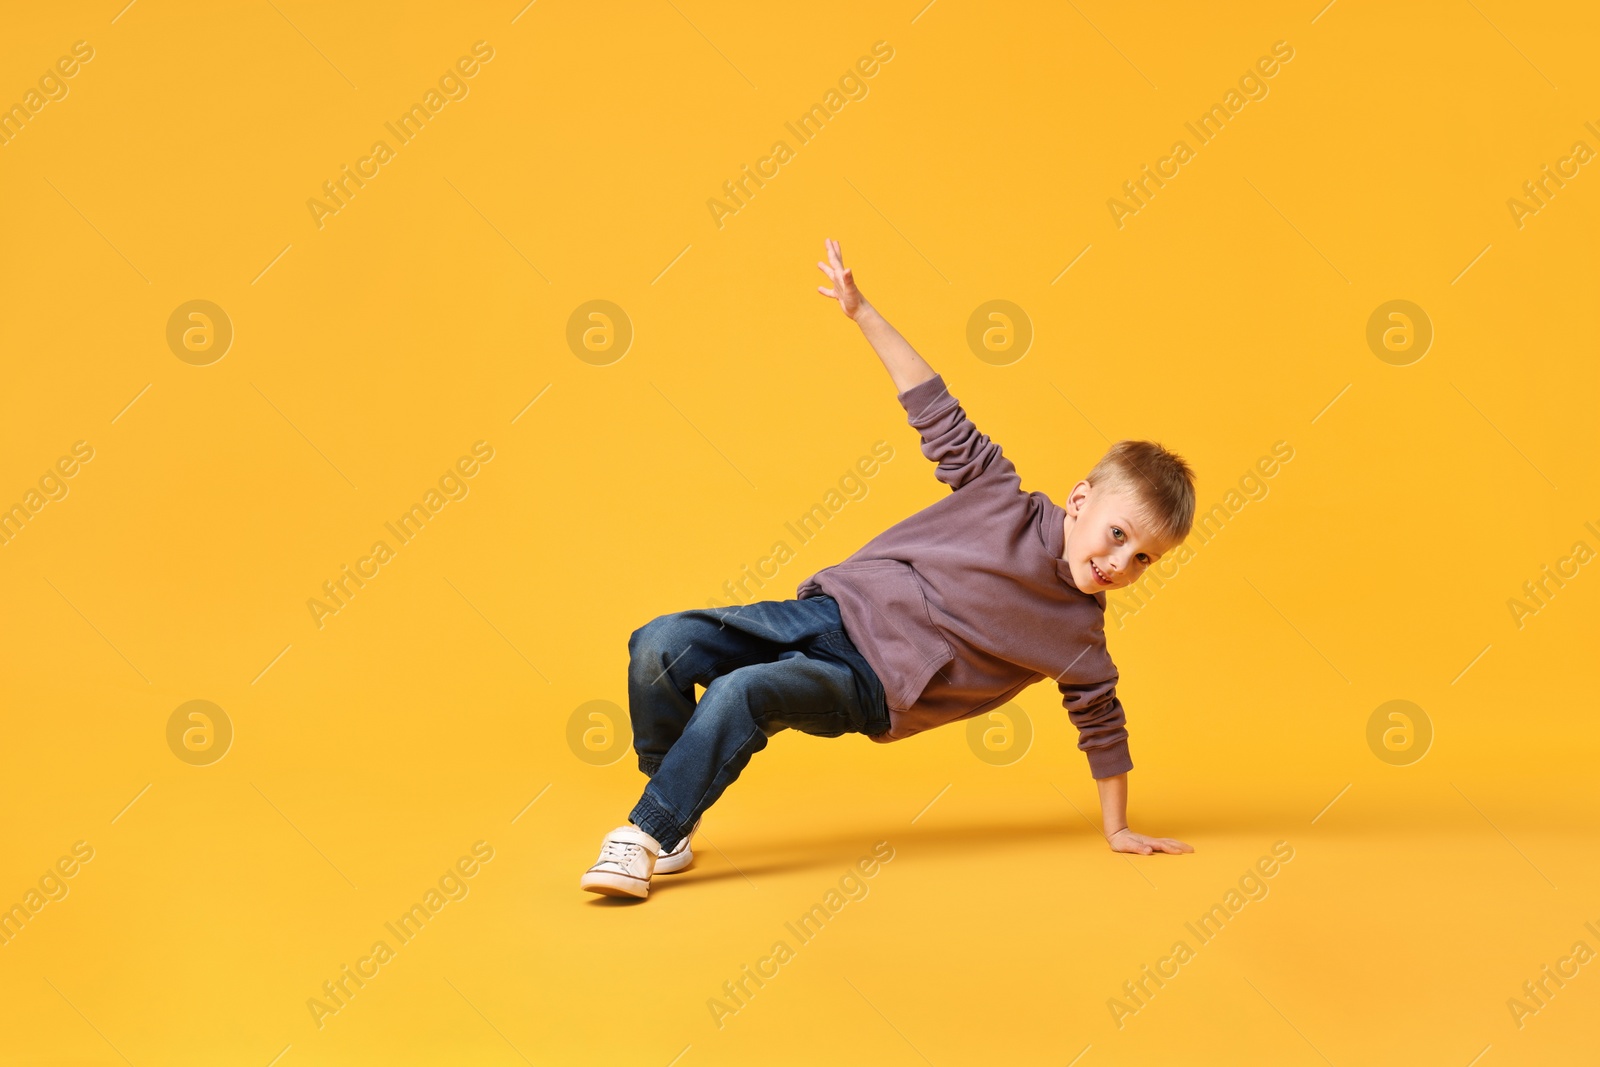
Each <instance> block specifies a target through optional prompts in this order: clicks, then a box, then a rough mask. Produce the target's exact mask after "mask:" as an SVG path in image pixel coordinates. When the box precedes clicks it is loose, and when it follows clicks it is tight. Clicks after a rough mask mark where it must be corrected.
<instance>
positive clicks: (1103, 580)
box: [1089, 559, 1111, 585]
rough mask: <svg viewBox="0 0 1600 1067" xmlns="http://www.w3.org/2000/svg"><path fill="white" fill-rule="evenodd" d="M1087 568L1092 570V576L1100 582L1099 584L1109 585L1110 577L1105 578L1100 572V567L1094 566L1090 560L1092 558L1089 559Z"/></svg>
mask: <svg viewBox="0 0 1600 1067" xmlns="http://www.w3.org/2000/svg"><path fill="white" fill-rule="evenodd" d="M1089 569H1090V570H1092V571H1094V576H1095V578H1096V579H1097V580H1098V581H1099V582H1100V584H1101V585H1110V584H1111V579H1110V578H1107V577H1106V576H1105V575H1104V574H1102V573H1101V572H1100V568H1099V567H1096V566H1095V565H1094V560H1092V559H1091V560H1090V561H1089Z"/></svg>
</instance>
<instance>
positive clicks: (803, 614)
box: [628, 597, 840, 848]
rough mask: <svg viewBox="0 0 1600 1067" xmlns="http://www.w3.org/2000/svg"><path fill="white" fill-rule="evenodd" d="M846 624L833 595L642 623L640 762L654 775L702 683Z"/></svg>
mask: <svg viewBox="0 0 1600 1067" xmlns="http://www.w3.org/2000/svg"><path fill="white" fill-rule="evenodd" d="M839 629H840V623H839V612H838V607H837V605H836V604H835V603H834V601H833V599H832V598H831V597H816V598H809V599H806V600H782V601H758V602H756V603H752V604H743V605H739V606H733V607H725V608H698V609H692V610H689V611H679V612H674V613H672V614H669V615H662V616H659V617H657V618H655V619H652V620H650V621H649V622H648V623H646V624H645V625H643V626H641V627H639V629H637V630H635V631H634V632H633V635H632V636H631V637H629V639H628V656H629V661H628V713H629V717H630V718H631V719H632V722H633V749H634V752H635V753H636V754H637V755H638V758H639V769H640V770H641V771H643V772H644V773H645V774H646V775H652V776H653V775H654V774H655V773H656V770H657V768H659V767H660V766H661V761H662V760H663V759H665V758H666V755H667V752H668V751H669V750H670V749H671V748H672V746H673V745H674V744H675V743H676V742H677V740H678V738H679V737H680V736H681V735H682V734H683V731H684V728H685V727H687V726H688V724H689V719H690V716H692V715H693V714H694V710H695V697H694V687H695V685H696V684H697V683H698V684H699V685H702V686H707V687H709V686H710V685H711V683H712V681H714V680H715V679H716V678H718V677H720V676H721V675H724V674H726V673H728V672H729V671H733V670H737V669H738V668H740V667H744V666H746V665H748V664H753V663H761V662H770V661H772V660H775V659H777V658H778V657H779V656H780V655H781V654H783V653H784V652H786V651H789V650H792V649H798V648H802V647H805V646H806V645H807V644H809V643H810V642H811V641H813V640H815V639H816V638H818V637H820V636H822V635H825V634H828V633H830V632H833V631H838V630H839ZM674 840H676V839H674ZM672 844H673V842H671V841H668V842H665V847H667V848H671V847H672Z"/></svg>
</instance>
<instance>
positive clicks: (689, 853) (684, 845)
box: [656, 819, 700, 874]
mask: <svg viewBox="0 0 1600 1067" xmlns="http://www.w3.org/2000/svg"><path fill="white" fill-rule="evenodd" d="M698 829H700V820H699V819H696V820H695V821H694V825H693V826H691V827H689V832H688V833H686V834H684V835H683V840H682V841H679V842H678V844H677V845H676V846H675V847H674V848H673V850H672V851H671V852H663V853H662V854H661V855H659V856H657V857H656V873H657V874H671V873H673V872H674V871H681V870H683V869H684V868H685V867H687V866H689V864H691V863H693V862H694V852H693V850H691V849H690V848H689V839H690V838H692V837H694V834H695V831H696V830H698Z"/></svg>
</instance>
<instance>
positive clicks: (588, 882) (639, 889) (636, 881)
mask: <svg viewBox="0 0 1600 1067" xmlns="http://www.w3.org/2000/svg"><path fill="white" fill-rule="evenodd" d="M578 886H579V888H581V889H587V890H588V891H589V892H591V893H600V894H602V895H604V896H608V897H639V898H640V899H644V898H646V897H648V896H649V895H650V880H649V879H648V878H642V879H641V878H635V877H633V876H632V875H628V874H617V873H615V872H612V871H590V872H588V873H586V874H585V875H584V876H583V878H581V879H580V880H579V882H578Z"/></svg>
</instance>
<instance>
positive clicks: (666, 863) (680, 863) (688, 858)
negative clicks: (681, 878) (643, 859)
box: [655, 848, 694, 874]
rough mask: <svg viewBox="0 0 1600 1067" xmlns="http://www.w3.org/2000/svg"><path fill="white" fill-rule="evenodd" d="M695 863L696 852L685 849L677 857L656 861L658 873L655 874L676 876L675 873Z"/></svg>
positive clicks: (663, 857)
mask: <svg viewBox="0 0 1600 1067" xmlns="http://www.w3.org/2000/svg"><path fill="white" fill-rule="evenodd" d="M693 862H694V852H693V850H691V849H688V848H685V849H684V850H683V852H682V853H680V854H679V855H676V856H662V857H661V858H660V859H658V860H656V871H655V873H657V874H674V873H676V872H678V871H681V870H683V869H684V868H686V867H688V866H689V864H691V863H693Z"/></svg>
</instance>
